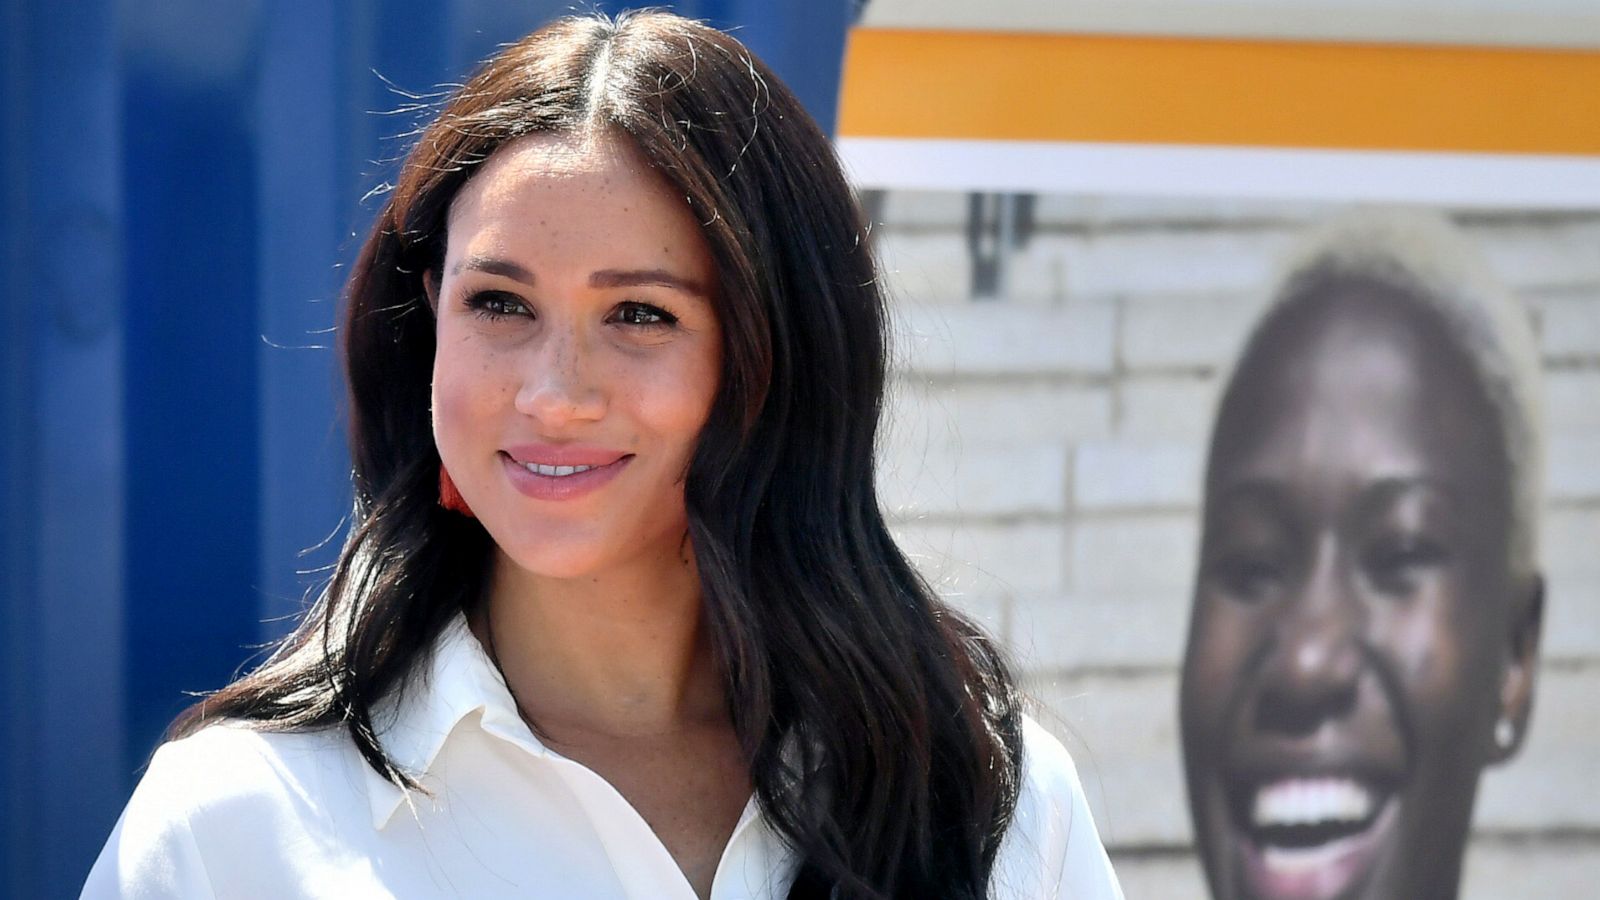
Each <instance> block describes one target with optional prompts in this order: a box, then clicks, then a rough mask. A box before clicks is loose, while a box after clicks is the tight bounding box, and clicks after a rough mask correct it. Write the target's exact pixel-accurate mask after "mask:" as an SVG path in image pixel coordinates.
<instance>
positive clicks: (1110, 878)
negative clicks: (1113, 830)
mask: <svg viewBox="0 0 1600 900" xmlns="http://www.w3.org/2000/svg"><path fill="white" fill-rule="evenodd" d="M995 880H996V888H997V896H1001V897H1073V898H1077V897H1084V898H1094V900H1114V898H1116V900H1119V898H1121V896H1122V891H1121V889H1120V888H1119V887H1118V885H1117V879H1116V875H1115V873H1114V872H1113V871H1112V869H1111V861H1110V859H1109V857H1107V855H1106V850H1105V845H1104V844H1103V843H1102V842H1101V840H1100V832H1099V829H1097V828H1096V827H1095V822H1094V817H1093V815H1092V814H1091V813H1090V811H1089V803H1088V799H1087V798H1086V797H1085V796H1084V792H1083V782H1082V781H1081V780H1080V778H1079V776H1078V768H1077V765H1076V764H1075V763H1074V762H1073V760H1072V756H1071V754H1069V753H1068V752H1067V749H1066V748H1065V747H1063V746H1062V745H1061V742H1060V741H1058V740H1056V738H1055V737H1054V736H1053V735H1051V734H1050V733H1049V732H1048V731H1046V730H1045V729H1044V728H1043V727H1042V726H1040V725H1039V723H1037V722H1035V721H1034V720H1033V719H1032V718H1029V717H1026V716H1025V717H1024V718H1023V727H1022V782H1021V785H1020V790H1019V792H1018V797H1017V809H1016V814H1015V815H1014V817H1013V818H1012V821H1011V827H1010V829H1009V830H1008V831H1007V832H1006V836H1005V839H1004V841H1003V842H1002V843H1001V847H1000V856H999V858H998V859H997V860H996V862H995Z"/></svg>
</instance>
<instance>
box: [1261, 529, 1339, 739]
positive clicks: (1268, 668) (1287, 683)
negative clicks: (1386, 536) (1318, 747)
mask: <svg viewBox="0 0 1600 900" xmlns="http://www.w3.org/2000/svg"><path fill="white" fill-rule="evenodd" d="M1336 556H1337V553H1336V548H1335V547H1334V546H1333V542H1332V540H1331V539H1329V540H1327V541H1324V542H1323V546H1322V547H1319V549H1318V552H1317V554H1316V558H1315V559H1314V560H1313V561H1312V566H1311V569H1310V571H1309V572H1308V574H1307V576H1306V580H1305V582H1304V585H1303V590H1302V591H1301V592H1300V593H1299V595H1298V596H1295V597H1292V598H1289V599H1288V600H1287V602H1286V603H1285V605H1284V606H1283V607H1282V608H1281V609H1280V613H1279V615H1280V618H1279V620H1278V622H1277V623H1276V626H1275V628H1274V629H1273V640H1272V644H1271V645H1270V647H1269V648H1268V650H1267V658H1266V660H1265V665H1264V668H1265V671H1264V672H1263V676H1264V677H1263V678H1262V684H1263V685H1264V687H1263V689H1262V692H1261V695H1260V698H1259V700H1258V702H1257V706H1256V726H1257V727H1258V728H1261V729H1263V730H1267V731H1274V732H1279V733H1284V734H1290V735H1307V734H1310V733H1312V732H1314V731H1316V729H1317V727H1318V726H1319V725H1321V724H1322V723H1323V722H1325V721H1328V720H1330V719H1337V718H1340V717H1343V716H1345V715H1348V714H1349V713H1350V712H1351V711H1352V710H1353V709H1354V707H1355V704H1356V689H1357V685H1358V683H1359V681H1360V678H1361V672H1362V668H1363V666H1364V665H1365V662H1364V658H1363V654H1362V646H1361V641H1362V637H1361V635H1362V631H1363V628H1364V625H1365V617H1366V609H1365V606H1364V605H1363V603H1362V601H1361V598H1359V597H1358V596H1356V594H1355V591H1354V590H1353V589H1352V588H1351V586H1350V582H1349V580H1348V579H1347V578H1346V577H1345V576H1344V574H1343V573H1342V572H1341V571H1340V568H1341V567H1340V566H1339V565H1338V562H1337V559H1336Z"/></svg>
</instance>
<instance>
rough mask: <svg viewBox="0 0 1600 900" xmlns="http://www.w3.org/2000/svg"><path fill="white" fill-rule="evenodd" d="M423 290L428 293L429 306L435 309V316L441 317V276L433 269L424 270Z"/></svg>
mask: <svg viewBox="0 0 1600 900" xmlns="http://www.w3.org/2000/svg"><path fill="white" fill-rule="evenodd" d="M422 292H423V293H424V294H427V295H428V308H429V309H431V310H433V315H434V318H438V317H439V276H438V275H436V274H434V271H433V270H432V269H424V270H423V272H422Z"/></svg>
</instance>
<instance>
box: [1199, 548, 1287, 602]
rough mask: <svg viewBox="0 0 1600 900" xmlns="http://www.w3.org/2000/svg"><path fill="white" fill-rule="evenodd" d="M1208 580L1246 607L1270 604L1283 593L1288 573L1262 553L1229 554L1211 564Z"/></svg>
mask: <svg viewBox="0 0 1600 900" xmlns="http://www.w3.org/2000/svg"><path fill="white" fill-rule="evenodd" d="M1209 568H1210V570H1211V580H1212V582H1213V583H1214V584H1216V585H1217V587H1219V588H1221V589H1222V591H1223V592H1224V593H1226V594H1228V595H1229V596H1231V597H1233V598H1235V599H1238V600H1242V601H1245V602H1247V603H1260V602H1263V601H1266V600H1270V599H1272V598H1273V597H1275V596H1277V595H1278V594H1280V593H1281V592H1282V591H1283V588H1284V586H1285V585H1286V584H1287V582H1288V570H1287V567H1286V566H1285V565H1283V563H1282V562H1281V561H1279V560H1278V559H1277V558H1275V557H1273V556H1272V555H1270V554H1265V553H1229V554H1225V555H1223V556H1222V557H1220V558H1218V559H1217V560H1216V561H1214V562H1213V563H1211V565H1210V567H1209Z"/></svg>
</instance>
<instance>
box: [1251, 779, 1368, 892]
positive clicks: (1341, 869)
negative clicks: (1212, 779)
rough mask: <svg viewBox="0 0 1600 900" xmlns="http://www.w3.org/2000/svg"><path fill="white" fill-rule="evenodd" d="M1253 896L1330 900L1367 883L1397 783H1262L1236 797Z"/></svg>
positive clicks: (1290, 780)
mask: <svg viewBox="0 0 1600 900" xmlns="http://www.w3.org/2000/svg"><path fill="white" fill-rule="evenodd" d="M1231 800H1232V806H1233V810H1232V811H1233V818H1234V825H1235V827H1236V828H1237V829H1238V833H1239V837H1240V839H1241V840H1240V851H1241V852H1240V857H1241V858H1240V860H1239V862H1240V864H1241V870H1242V871H1241V875H1242V876H1243V877H1242V880H1243V883H1244V885H1245V886H1246V888H1247V891H1248V894H1249V895H1250V896H1254V897H1263V898H1273V900H1328V898H1333V897H1339V896H1342V895H1345V894H1346V893H1347V892H1348V891H1350V890H1351V888H1353V887H1355V886H1357V885H1359V884H1360V882H1362V881H1364V880H1365V879H1366V877H1367V875H1368V874H1370V872H1371V870H1372V868H1373V865H1374V863H1375V862H1376V861H1377V856H1378V853H1379V851H1380V850H1381V849H1382V847H1383V844H1384V835H1385V834H1386V832H1387V830H1388V829H1389V827H1390V826H1391V825H1392V822H1393V820H1394V809H1395V807H1396V805H1397V801H1396V800H1395V796H1394V790H1393V787H1392V786H1385V785H1383V784H1380V783H1378V782H1375V781H1372V780H1368V779H1364V778H1359V777H1355V776H1350V775H1317V776H1288V777H1280V778H1274V779H1272V780H1269V781H1264V782H1256V783H1254V784H1250V785H1248V786H1245V787H1242V788H1241V789H1239V790H1237V791H1235V792H1234V793H1233V796H1232V798H1231Z"/></svg>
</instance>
